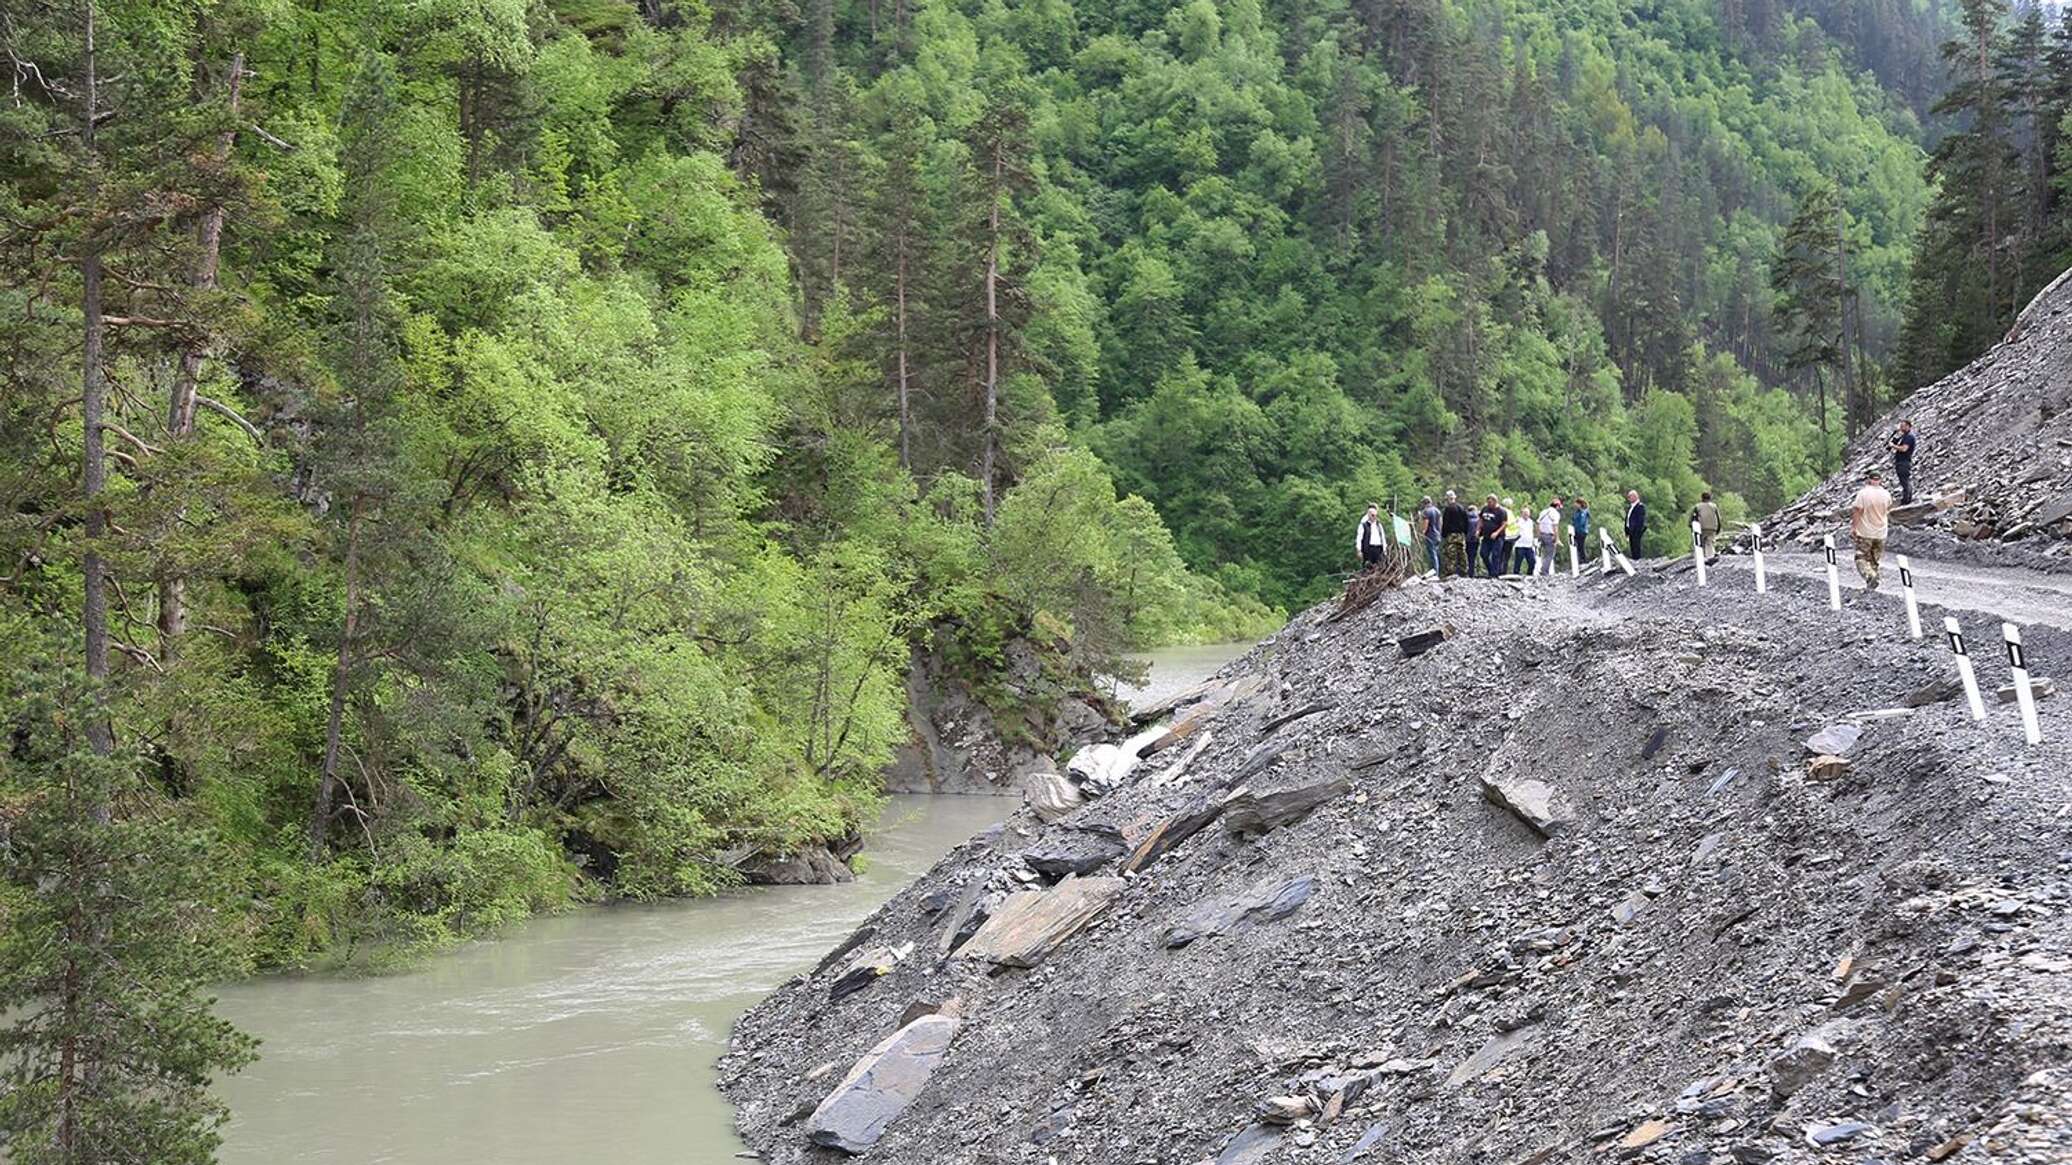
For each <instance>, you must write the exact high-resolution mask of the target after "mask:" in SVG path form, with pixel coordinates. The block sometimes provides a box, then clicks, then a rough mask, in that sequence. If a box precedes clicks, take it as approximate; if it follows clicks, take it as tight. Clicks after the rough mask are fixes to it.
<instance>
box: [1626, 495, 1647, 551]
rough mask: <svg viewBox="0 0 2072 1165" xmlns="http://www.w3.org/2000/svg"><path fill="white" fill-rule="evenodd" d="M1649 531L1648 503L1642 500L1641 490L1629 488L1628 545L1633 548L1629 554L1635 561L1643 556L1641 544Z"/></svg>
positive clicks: (1627, 501)
mask: <svg viewBox="0 0 2072 1165" xmlns="http://www.w3.org/2000/svg"><path fill="white" fill-rule="evenodd" d="M1647 532H1648V507H1647V503H1646V502H1643V501H1641V500H1640V491H1639V490H1637V489H1629V490H1627V491H1626V545H1627V546H1629V547H1631V548H1632V549H1631V551H1630V552H1629V555H1630V557H1632V558H1633V559H1634V560H1635V561H1639V560H1640V559H1641V558H1642V557H1643V555H1642V554H1641V553H1640V544H1641V542H1642V541H1643V540H1644V539H1645V538H1646V537H1647Z"/></svg>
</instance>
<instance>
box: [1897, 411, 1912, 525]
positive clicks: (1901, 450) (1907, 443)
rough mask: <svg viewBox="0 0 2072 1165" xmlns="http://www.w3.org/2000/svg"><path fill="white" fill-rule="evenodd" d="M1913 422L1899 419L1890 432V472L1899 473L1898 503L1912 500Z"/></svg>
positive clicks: (1904, 503) (1901, 503) (1905, 503)
mask: <svg viewBox="0 0 2072 1165" xmlns="http://www.w3.org/2000/svg"><path fill="white" fill-rule="evenodd" d="M1914 445H1915V438H1914V422H1912V421H1901V422H1900V423H1899V431H1898V432H1896V433H1894V434H1892V472H1894V473H1896V474H1898V475H1899V504H1900V505H1902V506H1904V505H1907V504H1908V503H1910V502H1912V501H1913V500H1914Z"/></svg>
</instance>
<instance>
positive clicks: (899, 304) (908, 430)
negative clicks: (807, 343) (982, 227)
mask: <svg viewBox="0 0 2072 1165" xmlns="http://www.w3.org/2000/svg"><path fill="white" fill-rule="evenodd" d="M897 230H898V232H899V234H898V236H897V246H898V251H899V257H898V263H897V274H896V275H895V276H894V283H893V291H892V300H893V327H894V329H895V331H896V333H897V340H896V343H897V346H898V360H899V467H900V468H901V469H905V470H912V469H913V467H914V455H913V445H912V442H913V412H912V404H911V400H912V397H911V395H910V389H911V385H910V381H909V379H908V376H909V372H908V369H907V227H906V223H905V222H904V221H902V222H901V223H900V224H899V226H898V228H897Z"/></svg>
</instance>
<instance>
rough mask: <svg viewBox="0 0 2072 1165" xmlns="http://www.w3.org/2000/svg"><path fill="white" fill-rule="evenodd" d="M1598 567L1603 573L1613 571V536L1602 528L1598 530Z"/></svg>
mask: <svg viewBox="0 0 2072 1165" xmlns="http://www.w3.org/2000/svg"><path fill="white" fill-rule="evenodd" d="M1597 545H1598V561H1599V565H1598V569H1599V571H1600V572H1601V573H1604V574H1610V573H1611V572H1612V536H1611V535H1609V534H1607V533H1605V532H1604V531H1602V530H1599V531H1598V532H1597Z"/></svg>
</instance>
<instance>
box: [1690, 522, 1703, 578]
mask: <svg viewBox="0 0 2072 1165" xmlns="http://www.w3.org/2000/svg"><path fill="white" fill-rule="evenodd" d="M1691 561H1693V562H1696V563H1697V564H1698V585H1699V586H1701V587H1702V586H1704V585H1705V528H1704V527H1703V526H1700V525H1699V524H1698V523H1696V522H1692V523H1691Z"/></svg>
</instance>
